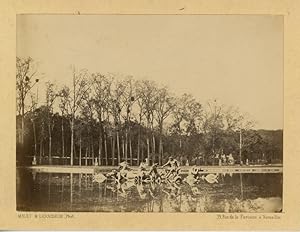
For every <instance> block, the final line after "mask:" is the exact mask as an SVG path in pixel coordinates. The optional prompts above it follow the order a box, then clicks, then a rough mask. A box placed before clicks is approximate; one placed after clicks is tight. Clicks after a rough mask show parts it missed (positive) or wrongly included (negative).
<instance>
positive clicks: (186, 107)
mask: <svg viewBox="0 0 300 232" xmlns="http://www.w3.org/2000/svg"><path fill="white" fill-rule="evenodd" d="M16 68H17V74H16V78H17V86H16V87H17V161H18V163H19V164H20V165H23V164H29V163H30V162H31V161H32V160H33V157H35V159H36V161H37V163H38V164H68V165H95V164H98V165H117V164H118V163H119V162H121V161H123V160H127V161H128V162H129V163H130V164H131V165H138V164H139V163H140V161H141V160H144V159H145V158H148V160H149V161H150V163H153V162H157V163H159V164H162V163H163V162H165V160H166V159H167V158H168V157H169V156H170V155H172V156H174V157H176V158H177V159H178V160H180V161H181V162H182V163H183V164H184V163H186V162H188V163H189V164H216V159H215V157H217V156H218V154H220V155H222V154H232V155H233V157H234V158H235V160H236V162H237V163H240V162H241V161H243V162H246V159H248V161H249V162H256V163H257V162H265V161H267V162H280V161H281V160H282V131H256V130H253V129H252V128H253V125H254V123H253V121H252V120H249V118H248V117H247V115H245V114H242V113H241V112H239V110H238V109H237V108H235V107H231V106H230V107H228V106H224V105H220V104H219V103H218V102H217V101H216V100H213V101H209V102H207V103H204V104H203V103H201V102H199V101H198V100H197V99H196V98H194V97H193V96H192V95H190V94H183V95H181V96H176V95H175V94H173V93H172V92H170V91H169V90H168V88H167V87H165V86H160V85H158V84H157V83H155V82H153V81H149V80H135V79H134V78H133V77H125V78H118V77H115V76H112V75H103V74H100V73H89V72H88V71H87V70H79V71H77V70H75V69H74V68H73V70H72V83H71V85H70V86H62V87H58V86H55V85H54V84H53V83H51V82H47V83H46V86H45V89H46V91H45V92H44V93H39V95H40V98H41V99H45V101H43V103H41V102H39V100H38V96H37V95H36V94H34V92H35V91H33V89H34V86H35V85H37V84H38V82H39V79H38V78H37V71H36V69H35V68H34V62H33V60H32V59H31V58H17V64H16ZM41 95H44V96H43V97H41ZM26 157H27V158H26Z"/></svg>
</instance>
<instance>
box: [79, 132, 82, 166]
mask: <svg viewBox="0 0 300 232" xmlns="http://www.w3.org/2000/svg"><path fill="white" fill-rule="evenodd" d="M81 150H82V148H81V131H80V132H79V166H81Z"/></svg>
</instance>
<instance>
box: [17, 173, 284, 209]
mask: <svg viewBox="0 0 300 232" xmlns="http://www.w3.org/2000/svg"><path fill="white" fill-rule="evenodd" d="M217 179H218V182H214V183H212V184H210V183H208V182H207V181H205V180H200V181H199V182H197V183H196V184H187V183H182V184H178V183H177V184H176V183H170V182H166V183H163V184H154V183H149V184H141V183H138V184H135V183H134V181H127V182H124V183H119V184H116V183H115V182H113V181H109V180H105V181H104V182H103V183H97V182H93V178H92V175H90V174H56V173H35V172H33V173H32V172H29V171H26V170H18V172H17V209H18V210H24V211H95V212H201V213H204V212H280V210H281V209H282V174H233V175H219V176H218V178H217Z"/></svg>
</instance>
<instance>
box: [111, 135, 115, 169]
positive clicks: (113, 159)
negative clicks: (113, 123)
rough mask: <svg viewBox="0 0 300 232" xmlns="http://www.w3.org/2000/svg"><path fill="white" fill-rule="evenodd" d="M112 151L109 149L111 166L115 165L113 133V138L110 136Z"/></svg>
mask: <svg viewBox="0 0 300 232" xmlns="http://www.w3.org/2000/svg"><path fill="white" fill-rule="evenodd" d="M111 140H112V144H111V146H112V149H111V163H112V166H114V165H115V133H113V136H112V139H111Z"/></svg>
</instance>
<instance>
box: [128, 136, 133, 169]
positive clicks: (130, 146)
mask: <svg viewBox="0 0 300 232" xmlns="http://www.w3.org/2000/svg"><path fill="white" fill-rule="evenodd" d="M129 155H130V165H131V166H132V165H133V157H132V144H131V136H130V135H129Z"/></svg>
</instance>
